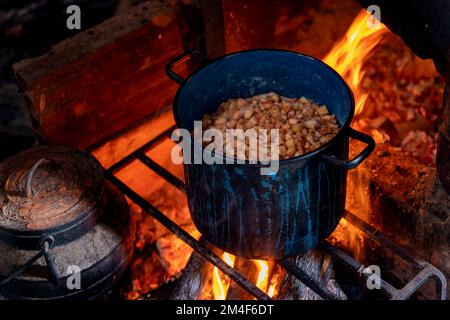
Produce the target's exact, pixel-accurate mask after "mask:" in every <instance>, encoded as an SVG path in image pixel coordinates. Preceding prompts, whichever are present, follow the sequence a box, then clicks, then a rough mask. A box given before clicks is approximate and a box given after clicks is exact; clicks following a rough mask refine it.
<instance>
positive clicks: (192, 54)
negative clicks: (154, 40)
mask: <svg viewBox="0 0 450 320" xmlns="http://www.w3.org/2000/svg"><path fill="white" fill-rule="evenodd" d="M191 58H197V59H200V60H202V61H204V62H209V61H211V58H210V57H208V56H207V55H206V54H204V53H203V52H201V51H199V50H187V51H185V52H184V53H182V54H180V55H179V56H177V57H175V58H173V59H172V60H171V61H170V62H169V63H168V64H167V65H166V74H167V76H168V77H169V78H170V79H172V80H173V81H175V82H176V83H178V84H181V83H183V82H184V80H186V79H184V78H183V77H182V76H180V75H179V74H178V73H176V72H175V71H173V68H174V67H175V66H176V65H177V64H179V63H181V62H183V61H186V60H188V59H191Z"/></svg>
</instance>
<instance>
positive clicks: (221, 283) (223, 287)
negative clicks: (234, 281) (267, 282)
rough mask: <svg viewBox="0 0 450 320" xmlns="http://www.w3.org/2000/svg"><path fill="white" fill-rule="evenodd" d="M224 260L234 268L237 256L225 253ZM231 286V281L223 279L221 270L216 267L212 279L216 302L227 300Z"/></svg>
mask: <svg viewBox="0 0 450 320" xmlns="http://www.w3.org/2000/svg"><path fill="white" fill-rule="evenodd" d="M222 259H223V260H224V261H225V262H226V263H227V264H228V265H229V266H230V267H234V261H235V259H236V257H235V256H233V255H232V254H229V253H227V252H224V254H223V255H222ZM229 286H230V280H229V279H227V278H225V277H221V276H220V273H219V269H218V268H217V267H214V270H213V278H212V288H213V295H214V299H215V300H225V299H226V297H227V292H228V288H229Z"/></svg>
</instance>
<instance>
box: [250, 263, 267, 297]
mask: <svg viewBox="0 0 450 320" xmlns="http://www.w3.org/2000/svg"><path fill="white" fill-rule="evenodd" d="M253 262H254V263H255V265H256V268H257V269H258V277H257V279H256V286H257V287H258V288H259V289H261V290H262V291H264V292H266V290H267V284H268V283H269V264H268V263H267V261H264V260H253Z"/></svg>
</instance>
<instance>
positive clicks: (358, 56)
mask: <svg viewBox="0 0 450 320" xmlns="http://www.w3.org/2000/svg"><path fill="white" fill-rule="evenodd" d="M369 19H372V16H371V14H370V13H369V12H367V11H366V10H362V11H361V12H360V13H359V14H358V16H357V17H356V18H355V20H354V21H353V23H352V24H351V26H350V28H349V29H348V31H347V32H346V34H345V36H344V37H343V38H342V39H341V40H340V41H339V42H338V43H337V44H335V45H334V47H333V49H331V51H330V52H329V53H328V54H327V55H326V56H325V58H324V59H323V61H324V62H325V63H326V64H328V65H329V66H331V67H332V68H334V69H335V70H336V71H337V72H339V74H340V75H341V76H342V77H343V78H344V79H345V80H346V81H347V83H348V85H349V86H350V88H351V89H352V91H353V93H354V95H355V101H356V109H355V114H359V113H361V111H362V110H363V108H364V103H365V101H366V99H367V95H368V93H366V92H364V90H363V89H362V87H361V83H362V81H361V80H362V79H363V77H364V74H365V71H364V69H363V67H364V63H365V62H366V61H367V60H368V59H369V58H370V57H371V55H372V53H373V49H374V48H375V47H376V45H377V44H378V43H379V42H380V41H381V40H382V38H383V35H384V34H385V33H387V32H388V29H387V28H386V27H385V26H384V25H383V24H381V23H378V24H376V25H370V27H369V24H368V23H367V22H368V21H369Z"/></svg>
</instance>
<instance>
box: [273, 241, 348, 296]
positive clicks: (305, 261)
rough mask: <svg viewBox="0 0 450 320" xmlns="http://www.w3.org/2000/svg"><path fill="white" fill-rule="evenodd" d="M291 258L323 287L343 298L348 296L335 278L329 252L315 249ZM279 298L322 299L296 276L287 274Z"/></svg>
mask: <svg viewBox="0 0 450 320" xmlns="http://www.w3.org/2000/svg"><path fill="white" fill-rule="evenodd" d="M290 259H292V260H293V261H295V265H296V266H297V268H300V269H301V270H303V271H304V272H306V273H308V274H309V275H310V276H312V277H313V278H314V279H315V280H316V281H317V282H318V283H320V285H321V286H322V287H323V288H326V289H327V290H328V291H330V292H332V293H334V294H335V295H336V296H337V297H339V298H341V299H345V298H346V295H345V293H344V292H343V291H342V289H341V288H340V287H339V284H338V283H337V282H336V280H335V279H334V270H333V262H332V260H331V257H330V255H329V254H328V253H327V252H325V251H323V250H321V249H314V250H312V251H310V252H308V253H306V254H304V255H301V256H298V257H295V258H290ZM278 299H279V300H321V299H322V298H321V297H320V296H319V295H317V294H316V293H315V292H314V291H313V290H312V289H310V288H308V287H307V286H306V285H305V284H303V283H302V282H301V281H300V280H298V279H297V278H296V277H294V276H293V275H291V274H286V275H285V277H284V279H283V281H282V284H281V287H280V292H279V295H278Z"/></svg>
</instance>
